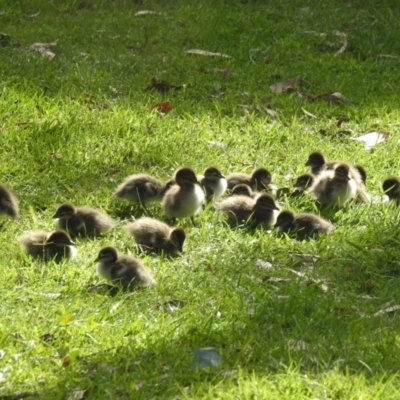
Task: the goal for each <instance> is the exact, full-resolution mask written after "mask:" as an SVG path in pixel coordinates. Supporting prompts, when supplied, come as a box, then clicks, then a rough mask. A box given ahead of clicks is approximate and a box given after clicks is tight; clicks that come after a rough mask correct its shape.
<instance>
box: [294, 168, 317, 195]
mask: <svg viewBox="0 0 400 400" xmlns="http://www.w3.org/2000/svg"><path fill="white" fill-rule="evenodd" d="M314 182H315V177H314V175H312V174H308V173H306V174H302V175H300V176H298V177H297V178H296V181H295V183H294V186H293V192H292V194H291V197H297V196H300V195H302V194H303V193H304V192H305V191H306V190H307V189H308V188H310V187H311V186H312V185H313V183H314Z"/></svg>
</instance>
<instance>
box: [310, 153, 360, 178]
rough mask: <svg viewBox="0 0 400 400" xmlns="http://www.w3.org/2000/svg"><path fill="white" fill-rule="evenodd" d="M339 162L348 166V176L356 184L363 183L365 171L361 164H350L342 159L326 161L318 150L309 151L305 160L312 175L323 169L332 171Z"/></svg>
mask: <svg viewBox="0 0 400 400" xmlns="http://www.w3.org/2000/svg"><path fill="white" fill-rule="evenodd" d="M339 164H346V165H347V166H348V167H349V170H350V176H351V177H352V178H353V179H354V180H355V182H356V184H357V185H360V184H362V183H364V184H365V182H366V180H367V172H366V170H365V168H364V167H363V166H361V165H358V164H356V165H354V166H352V165H350V164H348V163H345V162H343V161H333V160H331V161H327V159H326V158H325V156H324V155H323V154H322V153H321V152H319V151H315V152H314V153H311V154H310V155H309V156H308V159H307V162H306V165H307V166H309V167H310V170H311V173H312V174H313V175H319V174H320V173H322V172H324V171H333V170H334V169H335V168H336V167H337V166H338V165H339Z"/></svg>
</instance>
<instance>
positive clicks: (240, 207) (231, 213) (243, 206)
mask: <svg viewBox="0 0 400 400" xmlns="http://www.w3.org/2000/svg"><path fill="white" fill-rule="evenodd" d="M255 204H256V203H255V200H254V199H252V198H251V197H248V196H243V195H236V196H230V197H227V198H226V199H223V200H221V201H219V202H218V203H216V204H215V205H214V208H215V209H216V210H218V211H221V212H222V213H224V214H225V215H226V217H227V221H228V223H229V224H230V225H232V226H234V225H240V224H243V223H246V222H247V221H248V220H249V218H250V216H251V215H252V213H253V208H254V205H255Z"/></svg>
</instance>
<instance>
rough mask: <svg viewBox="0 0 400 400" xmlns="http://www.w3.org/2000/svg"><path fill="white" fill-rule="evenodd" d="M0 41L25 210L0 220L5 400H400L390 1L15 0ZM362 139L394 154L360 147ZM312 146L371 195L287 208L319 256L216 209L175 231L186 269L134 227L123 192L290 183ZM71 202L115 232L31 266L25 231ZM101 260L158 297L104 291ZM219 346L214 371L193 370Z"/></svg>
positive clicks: (8, 172)
mask: <svg viewBox="0 0 400 400" xmlns="http://www.w3.org/2000/svg"><path fill="white" fill-rule="evenodd" d="M26 3H29V4H26ZM141 11H151V12H152V13H149V12H147V13H143V12H142V13H140V12H141ZM138 13H139V14H138ZM0 26H1V28H0V31H1V32H2V33H0V115H1V119H0V133H1V139H2V143H1V144H2V145H1V146H0V173H1V175H0V182H1V183H3V184H5V185H7V186H8V187H9V188H10V189H11V190H12V191H13V192H14V193H15V195H16V196H17V197H18V199H19V203H20V209H21V216H20V218H19V219H17V220H12V219H7V218H4V217H2V219H1V221H0V222H1V226H0V239H1V246H2V249H1V253H0V254H1V258H0V270H1V271H2V274H1V276H0V286H1V288H2V290H1V294H0V311H1V315H2V318H1V321H0V398H4V399H11V398H13V397H7V396H6V395H12V394H16V393H32V394H33V393H38V394H39V395H40V398H43V399H52V400H54V399H70V400H74V399H75V400H80V399H83V398H85V399H116V398H119V399H125V398H126V399H130V398H132V399H150V398H165V399H169V398H182V399H198V398H199V399H200V398H204V399H208V398H209V399H238V398H240V399H242V398H243V399H256V398H258V399H264V398H268V399H275V398H276V399H292V398H296V399H308V398H313V399H390V398H393V399H397V398H400V389H399V377H398V373H399V356H400V335H399V329H400V322H399V318H398V313H399V309H400V306H399V305H400V280H399V275H400V266H399V238H400V227H399V217H400V215H399V209H397V208H396V207H395V206H394V205H393V204H391V205H389V206H387V205H384V204H383V203H382V195H383V192H382V188H381V186H382V181H383V179H384V178H386V177H387V176H389V175H394V176H400V160H399V152H400V141H399V140H400V111H399V110H400V96H399V93H400V84H399V79H398V71H399V66H400V64H399V62H400V55H399V48H400V39H399V38H400V18H399V6H398V4H397V2H395V1H394V0H388V1H386V2H384V3H382V4H380V5H379V6H378V5H376V4H375V2H373V1H372V0H365V1H362V0H340V1H339V0H331V1H321V0H303V1H299V0H292V1H289V0H280V1H276V2H267V1H265V2H264V1H261V0H259V1H257V0H254V1H251V0H248V1H246V0H242V1H240V0H199V1H192V2H188V1H184V0H176V1H174V2H171V1H166V0H153V1H147V0H130V1H128V0H124V1H123V0H116V1H112V2H111V1H106V0H82V1H72V0H68V1H61V0H55V1H51V2H50V1H47V0H46V1H45V0H34V1H30V2H24V1H16V0H13V1H11V0H3V2H2V3H1V4H0ZM34 43H47V44H48V43H54V45H52V46H48V47H45V48H43V46H42V47H41V48H42V51H38V50H37V49H35V48H34V47H31V46H32V45H33V44H34ZM37 47H38V46H36V48H37ZM39 47H40V46H39ZM193 49H197V50H204V51H208V52H212V53H220V54H221V55H219V56H218V55H204V54H200V55H199V54H190V53H188V51H189V50H193ZM225 56H229V57H225ZM295 77H296V79H293V80H292V81H289V82H287V81H288V80H289V79H291V78H295ZM297 77H298V78H297ZM153 78H154V79H155V82H160V81H167V82H168V83H169V84H170V85H172V87H171V88H170V90H162V89H164V86H163V85H157V84H156V85H154V84H152V82H153ZM279 82H284V84H283V85H282V84H281V85H275V86H272V85H274V84H277V83H279ZM152 86H156V88H152ZM160 86H161V90H157V88H158V89H160ZM175 86H177V87H175ZM271 86H272V89H271ZM276 87H278V88H281V89H282V90H283V91H282V92H280V93H278V92H277V91H276ZM167 89H168V87H167ZM331 93H337V94H336V95H334V96H332V94H331ZM165 102H169V105H170V106H171V107H172V109H171V110H170V111H169V112H166V113H163V112H162V111H163V109H162V108H163V106H162V105H161V106H160V105H159V104H160V103H164V107H165ZM369 132H384V133H386V135H384V138H385V140H384V141H383V142H382V143H379V144H376V145H373V146H372V148H370V149H366V147H365V145H364V143H362V142H360V141H356V140H353V138H356V137H359V136H362V135H364V134H366V133H369ZM316 150H319V151H322V152H323V153H324V154H325V155H326V156H327V157H328V158H329V159H338V160H343V161H345V162H348V163H351V164H360V165H362V166H364V167H365V169H366V171H367V173H368V179H367V189H368V192H369V193H370V194H371V196H372V201H371V202H370V203H368V204H359V203H357V202H353V203H351V204H349V205H348V206H346V207H345V208H343V209H340V210H329V211H326V210H322V211H321V210H320V209H319V208H318V206H317V205H316V204H315V202H314V201H312V199H310V198H307V197H300V198H289V197H284V198H282V199H280V201H282V202H283V203H284V208H285V209H289V210H293V211H295V212H301V211H307V212H315V213H322V215H323V216H324V217H325V218H327V219H329V220H330V221H331V222H332V223H333V224H334V225H335V230H334V231H333V232H332V233H330V234H329V235H326V236H321V237H320V238H317V239H315V240H314V239H312V240H308V241H298V240H295V239H293V238H290V237H288V236H282V235H279V234H278V232H277V231H276V230H275V229H271V230H266V229H264V228H261V227H260V228H257V229H256V230H253V231H251V230H248V229H245V228H240V227H239V228H230V227H229V226H228V225H227V224H226V222H225V219H224V217H223V215H221V214H220V213H218V212H216V211H215V210H213V207H212V205H210V206H208V207H206V208H205V210H204V211H203V212H202V213H201V214H199V215H198V216H196V225H197V226H196V227H193V226H192V224H191V221H190V220H189V219H182V220H180V221H179V225H180V226H183V227H184V228H185V230H186V234H187V240H186V243H185V247H184V250H185V251H184V253H183V254H182V256H181V257H178V258H173V259H169V258H166V257H163V256H159V255H158V256H157V255H143V254H139V253H138V251H137V248H136V246H135V245H134V242H133V240H132V238H131V237H130V236H129V235H128V233H127V232H126V231H125V229H124V228H125V226H126V224H127V223H128V222H129V221H132V220H134V219H136V218H138V217H140V216H142V215H143V210H142V209H141V208H140V207H137V206H131V205H130V204H129V203H126V202H123V201H117V200H116V199H114V198H113V197H112V194H113V192H114V191H115V189H116V187H117V186H118V184H119V183H121V182H122V180H123V179H124V178H125V177H126V176H128V175H130V174H135V173H141V172H146V173H150V174H152V175H154V176H156V177H157V178H159V179H161V180H163V181H166V180H168V179H170V178H171V177H172V176H173V174H174V171H176V170H177V169H178V168H179V167H181V166H189V167H191V168H193V169H194V170H195V171H196V172H197V173H202V172H203V170H204V169H205V168H206V167H208V166H211V165H216V166H218V167H219V168H220V169H221V171H222V172H223V173H224V174H228V173H230V172H238V171H242V172H246V173H251V171H252V170H253V169H255V168H256V167H261V166H263V167H266V168H268V169H269V170H270V171H271V172H273V173H274V175H275V182H276V184H277V185H278V187H280V188H281V187H289V188H291V187H292V186H293V179H294V178H295V177H296V176H298V175H300V174H302V173H304V172H306V171H307V167H306V166H305V162H306V160H307V157H308V155H309V154H310V153H311V152H313V151H316ZM67 201H68V202H71V203H73V204H75V205H88V206H92V207H97V208H100V209H101V210H103V211H104V212H107V213H108V214H109V215H110V216H112V217H113V218H114V219H115V220H116V221H117V224H116V227H115V228H114V229H113V230H112V231H111V232H109V233H107V234H105V235H104V236H102V237H101V238H96V239H77V240H76V243H77V249H78V256H77V258H76V259H74V260H71V261H63V262H62V263H59V264H57V263H55V262H52V261H51V262H48V263H44V262H41V261H37V260H33V259H31V258H30V257H29V256H27V255H26V254H25V252H24V250H23V248H22V247H21V246H20V244H19V242H18V237H19V236H20V235H21V234H23V233H25V232H28V231H31V230H37V229H44V230H52V229H54V220H53V219H52V215H53V214H54V212H55V211H56V209H57V207H58V206H59V205H60V204H61V203H63V202H67ZM147 215H148V216H152V217H154V218H157V219H161V220H163V219H165V218H164V217H163V212H162V209H161V207H160V205H159V204H154V205H151V206H149V209H148V213H147ZM109 245H111V246H114V247H116V248H117V249H118V250H119V251H120V252H121V253H126V254H131V255H134V256H137V257H139V258H140V259H141V260H142V261H143V263H144V264H145V265H146V266H147V267H148V268H149V269H150V270H151V271H152V272H153V273H154V276H155V279H156V280H157V282H158V284H157V285H156V286H154V287H151V288H142V289H138V290H136V291H135V292H133V294H131V293H124V292H123V291H119V292H117V293H116V294H110V292H109V291H108V290H107V289H106V288H105V287H104V286H102V285H101V284H102V283H104V282H103V281H102V279H101V278H100V277H98V276H97V275H96V269H95V263H94V260H95V259H96V257H97V254H98V252H99V250H100V249H101V248H102V247H105V246H109ZM206 347H212V348H214V349H215V350H216V352H218V356H219V363H218V365H216V366H214V367H207V368H201V367H199V366H198V365H196V362H195V355H194V354H195V351H196V349H199V348H206ZM1 396H3V397H1ZM4 396H5V397H4ZM14 398H15V397H14Z"/></svg>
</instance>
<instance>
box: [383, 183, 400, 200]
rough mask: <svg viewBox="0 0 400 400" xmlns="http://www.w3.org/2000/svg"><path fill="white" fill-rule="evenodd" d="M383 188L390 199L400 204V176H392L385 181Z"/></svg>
mask: <svg viewBox="0 0 400 400" xmlns="http://www.w3.org/2000/svg"><path fill="white" fill-rule="evenodd" d="M382 189H383V191H384V193H385V195H386V196H387V197H388V199H389V201H394V202H395V204H396V205H397V206H398V205H400V178H397V177H395V176H390V177H388V178H386V179H385V180H384V181H383V184H382Z"/></svg>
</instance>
